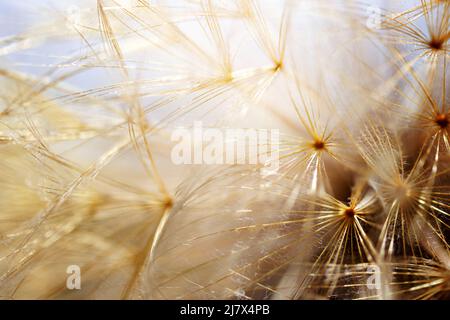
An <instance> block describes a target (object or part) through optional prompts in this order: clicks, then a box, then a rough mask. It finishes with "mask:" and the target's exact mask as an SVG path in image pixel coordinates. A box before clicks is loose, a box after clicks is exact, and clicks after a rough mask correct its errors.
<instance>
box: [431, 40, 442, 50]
mask: <svg viewBox="0 0 450 320" xmlns="http://www.w3.org/2000/svg"><path fill="white" fill-rule="evenodd" d="M428 45H429V46H430V48H431V49H433V50H442V47H443V46H444V41H443V40H441V39H431V41H430V42H428Z"/></svg>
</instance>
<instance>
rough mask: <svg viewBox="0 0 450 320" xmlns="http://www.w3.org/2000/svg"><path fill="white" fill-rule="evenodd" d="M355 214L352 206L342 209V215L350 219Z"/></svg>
mask: <svg viewBox="0 0 450 320" xmlns="http://www.w3.org/2000/svg"><path fill="white" fill-rule="evenodd" d="M355 214H356V212H355V209H353V208H347V209H345V211H344V215H345V217H346V218H348V219H352V218H353V217H354V216H355Z"/></svg>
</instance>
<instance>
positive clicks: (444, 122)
mask: <svg viewBox="0 0 450 320" xmlns="http://www.w3.org/2000/svg"><path fill="white" fill-rule="evenodd" d="M435 121H436V124H437V125H438V126H439V127H441V128H442V129H445V128H447V127H448V125H449V124H450V120H449V118H448V116H447V115H446V114H440V115H438V116H437V117H436V120H435Z"/></svg>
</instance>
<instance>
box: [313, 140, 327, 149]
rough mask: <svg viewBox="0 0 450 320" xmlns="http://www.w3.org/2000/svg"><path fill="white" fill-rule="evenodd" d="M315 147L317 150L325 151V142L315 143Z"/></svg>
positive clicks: (317, 141)
mask: <svg viewBox="0 0 450 320" xmlns="http://www.w3.org/2000/svg"><path fill="white" fill-rule="evenodd" d="M313 147H314V149H316V150H323V149H325V142H323V141H321V140H316V141H314V143H313Z"/></svg>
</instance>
